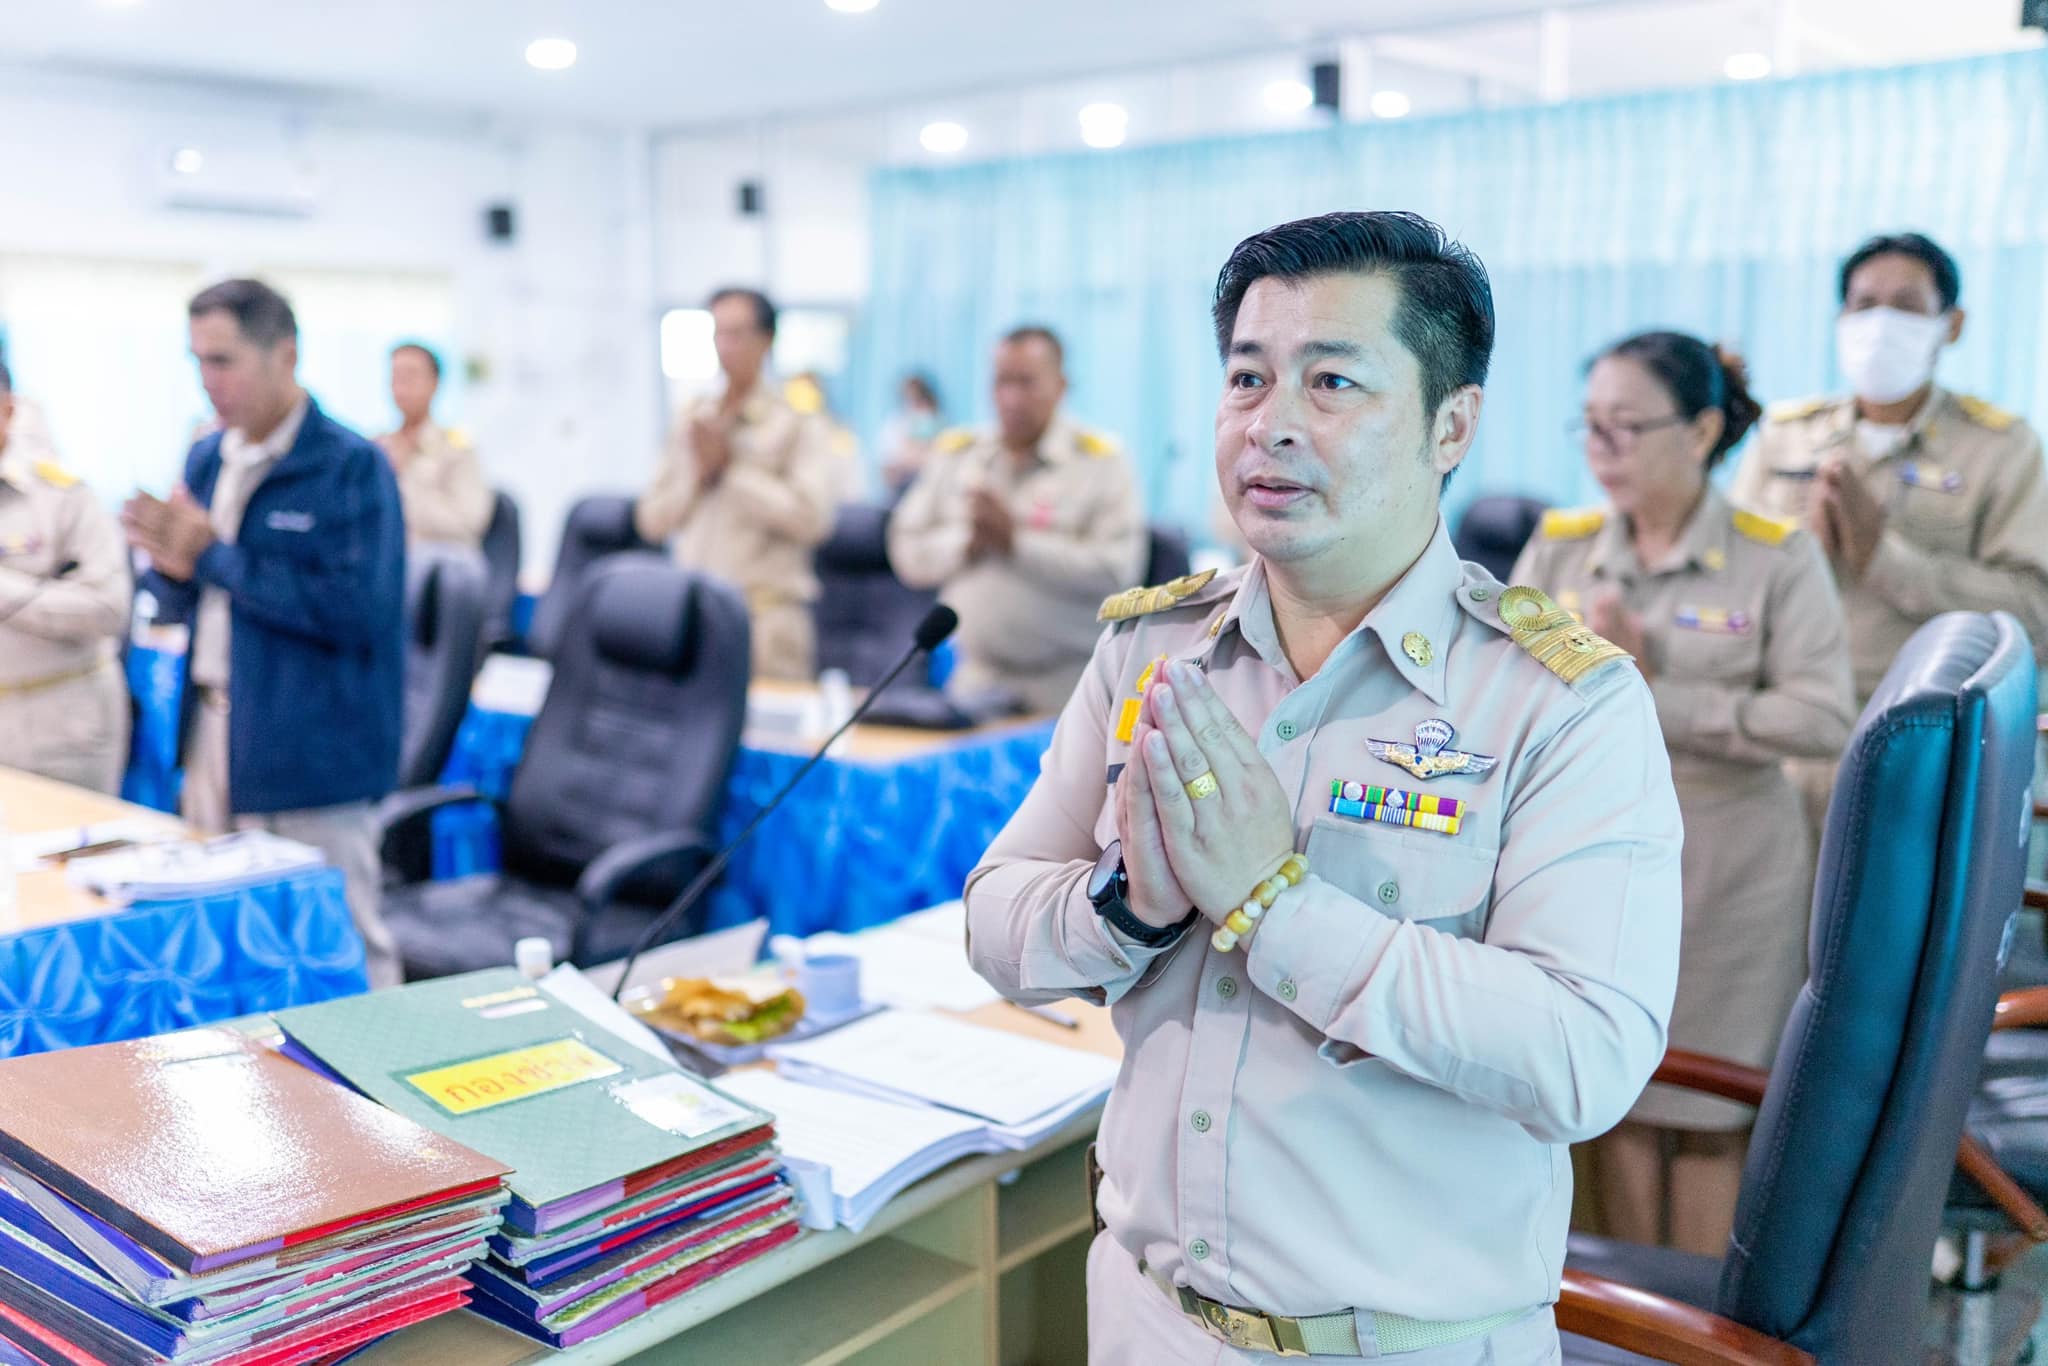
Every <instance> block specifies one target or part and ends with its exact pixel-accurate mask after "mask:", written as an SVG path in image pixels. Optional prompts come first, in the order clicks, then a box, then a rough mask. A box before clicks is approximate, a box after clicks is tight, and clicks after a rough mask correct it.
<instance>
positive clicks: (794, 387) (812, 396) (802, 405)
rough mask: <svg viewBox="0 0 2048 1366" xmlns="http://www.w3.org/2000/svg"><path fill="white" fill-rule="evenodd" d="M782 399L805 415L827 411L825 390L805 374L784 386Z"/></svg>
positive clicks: (814, 415) (815, 414)
mask: <svg viewBox="0 0 2048 1366" xmlns="http://www.w3.org/2000/svg"><path fill="white" fill-rule="evenodd" d="M782 401H783V402H784V403H787V404H788V405H789V406H790V407H791V408H792V409H794V410H795V411H796V412H797V413H799V414H801V415H802V416H804V417H816V416H817V415H818V414H819V413H822V412H824V411H825V391H824V390H822V389H820V388H819V387H818V383H817V381H816V380H814V379H811V378H809V377H808V376H805V375H798V376H797V377H796V378H795V379H792V380H789V381H788V382H786V383H785V384H784V385H783V386H782Z"/></svg>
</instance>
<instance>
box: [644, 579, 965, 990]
mask: <svg viewBox="0 0 2048 1366" xmlns="http://www.w3.org/2000/svg"><path fill="white" fill-rule="evenodd" d="M959 624H960V614H959V613H957V612H955V611H954V610H953V609H952V608H950V607H948V606H946V605H945V604H944V603H941V604H939V605H938V606H936V607H934V608H932V610H931V611H929V612H927V613H925V614H924V620H922V621H920V622H918V623H917V631H916V634H915V635H914V636H913V637H912V639H911V645H910V648H909V649H908V650H905V651H904V652H903V657H902V658H901V659H899V660H897V661H896V663H895V666H894V667H893V668H891V669H890V670H889V672H888V673H886V674H884V675H882V681H881V682H879V683H877V684H875V686H874V687H872V688H870V689H868V694H867V696H866V697H863V698H861V700H860V705H859V706H857V707H855V708H854V709H853V712H852V714H851V715H849V716H848V717H847V718H846V720H845V721H843V722H841V723H840V726H839V729H837V730H835V731H833V732H832V734H831V735H830V736H828V737H827V738H826V740H825V743H824V744H822V745H819V746H818V751H817V753H815V754H813V755H812V756H811V757H810V758H809V759H806V760H805V761H804V766H803V767H802V768H800V769H798V770H797V771H796V773H795V774H794V775H793V776H792V777H791V778H790V780H789V781H788V782H786V783H784V784H783V785H782V790H781V791H780V792H778V793H776V794H775V795H774V796H773V797H771V798H770V799H769V800H768V802H767V804H766V805H764V806H763V807H762V808H761V809H760V810H759V811H756V812H755V813H754V818H753V819H752V820H750V821H748V822H747V828H746V829H744V830H742V831H740V832H739V834H738V835H736V836H734V837H733V840H732V842H731V843H730V844H728V845H726V846H725V848H723V849H721V850H719V851H718V853H717V854H716V855H715V856H713V858H712V860H711V862H709V863H707V864H705V865H704V870H703V871H702V872H700V873H698V874H697V876H696V877H694V878H692V879H691V880H690V885H689V886H687V887H685V888H683V890H682V892H681V893H680V894H679V895H678V896H677V897H676V899H675V900H674V901H671V902H670V903H669V904H668V909H667V910H665V911H663V912H662V913H661V914H660V915H658V916H656V917H655V919H654V922H653V923H652V924H650V925H649V926H648V927H647V928H646V929H645V930H644V931H642V932H641V935H640V938H639V939H638V940H637V941H635V942H634V944H633V951H632V952H631V953H629V954H627V955H626V966H625V968H624V970H622V971H621V972H620V973H619V984H618V985H617V986H615V987H613V988H612V999H613V1000H614V1001H616V1000H618V999H619V993H621V992H623V991H624V990H625V989H626V983H627V982H628V981H630V980H631V979H632V976H633V965H634V964H635V963H637V962H638V961H639V960H640V955H641V954H643V953H645V952H646V951H647V949H648V946H649V945H652V944H655V943H657V942H659V941H660V939H661V936H662V935H663V934H664V933H665V932H667V931H668V930H669V929H670V928H672V927H673V926H674V925H675V924H676V923H677V922H678V921H680V920H681V919H682V918H683V917H684V916H685V915H687V914H688V913H689V911H690V909H691V907H693V906H695V905H696V904H697V903H698V902H699V901H701V900H703V898H704V894H705V893H706V892H708V891H710V890H711V884H712V883H714V882H716V881H718V875H719V874H720V873H723V872H724V871H725V866H726V864H728V863H730V862H732V856H733V855H734V854H736V853H738V852H739V848H740V846H741V845H743V844H745V843H746V842H747V841H748V840H750V839H752V838H753V836H754V832H755V831H756V830H758V829H760V828H761V822H763V821H765V820H767V819H768V817H769V816H771V815H773V814H774V812H775V809H776V808H777V807H779V806H781V805H782V803H783V802H784V800H786V799H787V798H788V796H789V794H790V793H791V792H794V791H795V790H796V785H797V784H798V783H800V782H802V781H803V780H804V775H806V774H808V773H809V772H810V771H811V770H812V769H814V768H816V767H817V766H818V764H819V762H820V761H821V760H823V759H824V757H825V755H826V754H827V753H828V752H829V751H830V750H831V748H832V746H833V745H834V744H836V743H837V742H838V740H839V737H840V736H842V735H844V734H846V732H847V731H849V730H851V729H852V728H853V726H854V723H855V722H857V721H859V720H860V718H861V717H863V716H865V715H867V711H868V708H869V707H871V706H873V705H874V703H875V700H876V699H877V698H879V697H880V696H881V695H882V693H883V692H884V691H885V690H886V689H887V688H888V686H889V685H890V684H891V683H894V682H895V681H896V677H897V675H898V674H901V673H902V672H903V671H904V670H905V669H907V668H909V667H910V664H911V661H912V660H914V659H916V658H917V657H918V656H919V655H921V654H926V653H928V652H930V651H931V650H934V649H936V648H937V647H938V645H939V642H940V641H942V640H944V639H945V638H946V637H947V636H950V635H952V634H953V628H954V627H956V626H958V625H959Z"/></svg>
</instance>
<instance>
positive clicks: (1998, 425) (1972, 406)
mask: <svg viewBox="0 0 2048 1366" xmlns="http://www.w3.org/2000/svg"><path fill="white" fill-rule="evenodd" d="M1955 397H1956V406H1957V407H1958V408H1961V409H1962V410H1963V416H1964V417H1967V418H1969V419H1970V421H1972V422H1974V423H1976V424H1977V425H1978V426H1979V427H1985V428H1988V429H1990V430H1991V431H1994V432H2002V431H2006V430H2007V429H2009V428H2010V427H2011V426H2012V424H2013V423H2015V422H2018V421H2019V420H2020V419H2019V415H2018V414H2017V413H2008V412H2007V411H2006V410H2005V409H2003V408H2001V407H1999V406H1998V405H1997V404H1995V403H1986V402H1985V401H1984V400H1983V399H1981V398H1972V397H1970V396H1969V395H1968V394H1957V395H1956V396H1955Z"/></svg>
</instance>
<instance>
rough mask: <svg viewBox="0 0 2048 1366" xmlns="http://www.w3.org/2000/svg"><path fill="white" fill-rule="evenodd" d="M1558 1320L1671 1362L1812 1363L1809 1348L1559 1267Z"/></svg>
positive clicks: (1737, 1365)
mask: <svg viewBox="0 0 2048 1366" xmlns="http://www.w3.org/2000/svg"><path fill="white" fill-rule="evenodd" d="M1557 1326H1558V1328H1559V1329H1560V1330H1562V1331H1564V1332H1567V1333H1577V1334H1578V1335H1579V1336H1581V1337H1588V1338H1592V1339H1593V1340H1594V1341H1596V1342H1605V1343H1610V1344H1612V1345H1613V1346H1616V1347H1620V1348H1623V1349H1624V1350H1626V1351H1630V1352H1640V1353H1642V1354H1643V1355H1644V1356H1653V1357H1655V1358H1657V1360H1659V1361H1668V1362H1673V1363H1675V1364H1676V1366H1815V1363H1814V1359H1813V1357H1812V1355H1811V1354H1810V1353H1807V1352H1803V1351H1801V1350H1800V1349H1799V1348H1797V1347H1794V1346H1793V1345H1792V1344H1790V1343H1789V1342H1780V1341H1778V1339H1776V1338H1774V1337H1768V1336H1766V1335H1765V1334H1763V1333H1759V1332H1757V1331H1756V1329H1754V1328H1749V1327H1745V1326H1744V1325H1742V1324H1739V1323H1737V1322H1735V1321H1734V1320H1733V1319H1724V1318H1722V1317H1721V1316H1720V1315H1719V1314H1715V1313H1711V1312H1709V1311H1708V1310H1705V1309H1699V1308H1695V1307H1694V1306H1692V1305H1690V1304H1681V1303H1679V1302H1678V1301H1677V1300H1668V1299H1665V1298H1664V1297H1663V1296H1662V1295H1653V1294H1651V1293H1650V1292H1649V1291H1647V1290H1637V1289H1636V1288H1635V1287H1633V1286H1627V1285H1622V1284H1620V1283H1618V1282H1615V1281H1610V1280H1606V1279H1604V1278H1602V1277H1599V1276H1589V1275H1587V1274H1586V1273H1585V1272H1583V1271H1573V1270H1570V1269H1567V1270H1566V1271H1565V1273H1564V1290H1563V1293H1562V1294H1561V1295H1559V1296H1558V1301H1557Z"/></svg>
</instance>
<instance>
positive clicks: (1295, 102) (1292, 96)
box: [1266, 81, 1316, 114]
mask: <svg viewBox="0 0 2048 1366" xmlns="http://www.w3.org/2000/svg"><path fill="white" fill-rule="evenodd" d="M1315 102H1316V92H1315V91H1313V90H1311V89H1309V88H1308V87H1307V86H1305V85H1303V84H1302V83H1301V82H1300V81H1268V82H1266V108H1268V109H1270V110H1272V111H1273V112H1274V113H1276V114H1299V113H1300V112H1301V111H1302V110H1304V109H1306V108H1308V107H1309V106H1310V105H1312V104H1314V103H1315Z"/></svg>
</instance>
